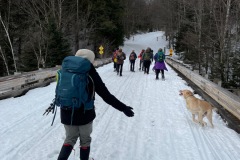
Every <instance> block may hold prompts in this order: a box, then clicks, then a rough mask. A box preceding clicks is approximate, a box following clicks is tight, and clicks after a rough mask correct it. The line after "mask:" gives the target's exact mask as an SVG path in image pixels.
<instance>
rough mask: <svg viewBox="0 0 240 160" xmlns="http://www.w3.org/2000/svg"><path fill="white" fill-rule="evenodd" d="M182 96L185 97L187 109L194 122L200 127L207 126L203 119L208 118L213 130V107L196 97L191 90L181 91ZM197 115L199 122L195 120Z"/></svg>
mask: <svg viewBox="0 0 240 160" xmlns="http://www.w3.org/2000/svg"><path fill="white" fill-rule="evenodd" d="M180 95H182V96H183V97H184V99H185V100H186V104H187V109H188V110H189V111H190V112H191V113H192V120H193V121H194V122H196V123H200V125H202V126H204V125H207V123H206V122H204V121H203V118H204V117H205V116H207V119H208V121H209V122H210V124H211V126H212V128H213V123H212V109H213V107H212V106H211V105H210V104H209V103H208V102H206V101H204V100H201V99H198V98H196V97H194V95H193V93H192V92H191V91H190V90H180ZM195 115H198V120H195Z"/></svg>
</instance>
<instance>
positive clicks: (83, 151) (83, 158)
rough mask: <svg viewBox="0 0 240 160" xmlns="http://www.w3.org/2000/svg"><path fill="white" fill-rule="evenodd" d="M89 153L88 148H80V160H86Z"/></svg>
mask: <svg viewBox="0 0 240 160" xmlns="http://www.w3.org/2000/svg"><path fill="white" fill-rule="evenodd" d="M89 153H90V147H81V148H80V159H81V160H88V159H89Z"/></svg>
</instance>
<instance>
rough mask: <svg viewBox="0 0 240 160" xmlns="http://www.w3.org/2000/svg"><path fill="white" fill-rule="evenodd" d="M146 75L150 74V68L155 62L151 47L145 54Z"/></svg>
mask: <svg viewBox="0 0 240 160" xmlns="http://www.w3.org/2000/svg"><path fill="white" fill-rule="evenodd" d="M142 58H143V65H144V74H149V68H150V65H151V63H152V61H153V51H152V49H151V48H150V47H148V48H147V49H146V51H145V52H144V53H143V56H142Z"/></svg>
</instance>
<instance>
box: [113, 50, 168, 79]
mask: <svg viewBox="0 0 240 160" xmlns="http://www.w3.org/2000/svg"><path fill="white" fill-rule="evenodd" d="M137 58H139V59H140V63H139V71H144V74H149V70H150V65H151V63H152V62H153V61H154V67H153V70H154V71H155V73H156V80H158V79H159V73H160V72H161V74H162V79H163V80H164V79H165V76H164V70H166V71H167V67H166V65H165V63H164V60H165V54H164V52H163V50H162V48H159V49H158V52H157V53H155V54H153V50H152V49H151V48H150V47H148V48H147V49H146V50H145V49H142V50H141V52H140V53H139V55H138V56H137V54H136V53H135V51H134V50H132V52H131V53H130V55H129V62H130V71H131V72H135V70H134V67H135V62H136V60H137ZM125 59H126V54H125V53H124V52H123V51H122V49H121V48H120V49H116V50H115V51H114V53H113V55H112V60H113V67H114V71H116V72H117V75H120V76H122V70H123V63H124V60H125Z"/></svg>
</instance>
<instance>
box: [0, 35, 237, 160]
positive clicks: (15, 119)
mask: <svg viewBox="0 0 240 160" xmlns="http://www.w3.org/2000/svg"><path fill="white" fill-rule="evenodd" d="M157 37H158V41H157ZM165 45H166V42H165V40H164V37H163V33H162V32H152V33H147V34H142V35H135V36H134V41H133V40H132V39H130V40H127V41H126V42H125V44H124V46H123V47H122V48H123V51H124V52H125V53H126V54H127V55H129V54H130V52H131V51H132V50H135V51H136V53H137V54H139V53H140V51H141V49H146V48H147V47H151V48H152V49H153V50H154V53H155V52H156V51H157V50H158V48H160V47H162V48H163V47H165ZM127 57H128V56H127ZM152 67H153V64H152V65H151V68H152ZM167 67H168V70H169V71H168V72H165V77H166V80H165V81H162V80H155V74H154V72H153V71H152V70H150V74H149V75H146V74H143V72H142V71H138V68H139V60H137V62H136V64H135V72H130V71H129V70H130V69H129V68H130V66H129V62H128V60H126V61H125V63H124V66H123V76H122V77H120V76H117V74H116V72H113V64H112V63H111V64H108V65H105V66H103V67H100V68H98V69H97V71H98V72H99V74H100V76H101V77H102V79H103V81H104V83H105V84H106V86H107V87H108V89H109V90H110V92H111V93H112V94H113V95H115V96H116V97H117V98H118V99H120V100H121V101H122V102H124V103H125V104H127V105H129V106H131V107H133V108H134V112H135V116H134V117H131V118H129V117H126V116H125V115H124V114H123V113H121V112H119V111H117V110H115V109H114V108H112V107H111V106H109V105H108V104H106V103H105V102H104V101H103V100H102V99H101V98H100V97H99V96H98V95H96V101H95V106H96V114H97V117H96V119H95V120H94V123H93V133H92V144H91V153H90V156H91V157H94V159H95V160H192V159H194V160H238V159H240V152H239V150H240V137H239V134H237V133H236V132H235V131H233V130H231V129H229V128H227V127H226V124H225V123H224V122H223V120H222V119H221V117H220V116H219V115H218V114H216V113H215V112H214V113H213V123H214V126H215V127H214V128H213V129H212V128H211V127H210V125H209V123H208V121H207V120H206V119H204V120H205V121H206V122H207V123H208V126H207V127H204V128H202V127H201V126H200V125H198V124H196V123H194V122H192V118H191V113H190V112H188V110H187V109H186V103H185V100H184V99H183V97H181V96H179V90H181V89H190V90H192V88H190V87H189V86H187V84H186V82H185V81H184V80H183V79H181V78H180V77H179V76H178V75H177V73H176V72H175V71H174V70H173V69H171V68H170V67H169V66H167ZM55 86H56V83H55V82H54V83H51V84H50V85H49V86H47V87H43V88H37V89H33V90H31V91H29V92H28V93H27V94H26V95H24V96H22V97H18V98H9V99H5V100H1V101H0V124H1V126H0V140H1V143H0V157H1V158H0V159H1V160H56V159H57V156H58V153H59V151H60V149H61V146H62V143H63V140H64V137H65V135H64V134H65V133H64V128H63V125H62V124H61V123H60V117H59V110H58V112H57V116H56V118H55V122H54V124H53V126H50V125H51V122H52V118H53V115H52V114H49V115H48V116H42V114H43V113H44V111H45V109H46V108H47V107H48V106H49V104H50V103H51V102H52V99H53V98H54V90H55ZM196 97H199V96H198V95H196ZM199 98H201V97H199ZM78 145H79V142H77V144H76V145H75V146H74V149H75V151H73V152H72V154H71V156H70V159H69V160H77V159H78V157H79V147H78Z"/></svg>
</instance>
